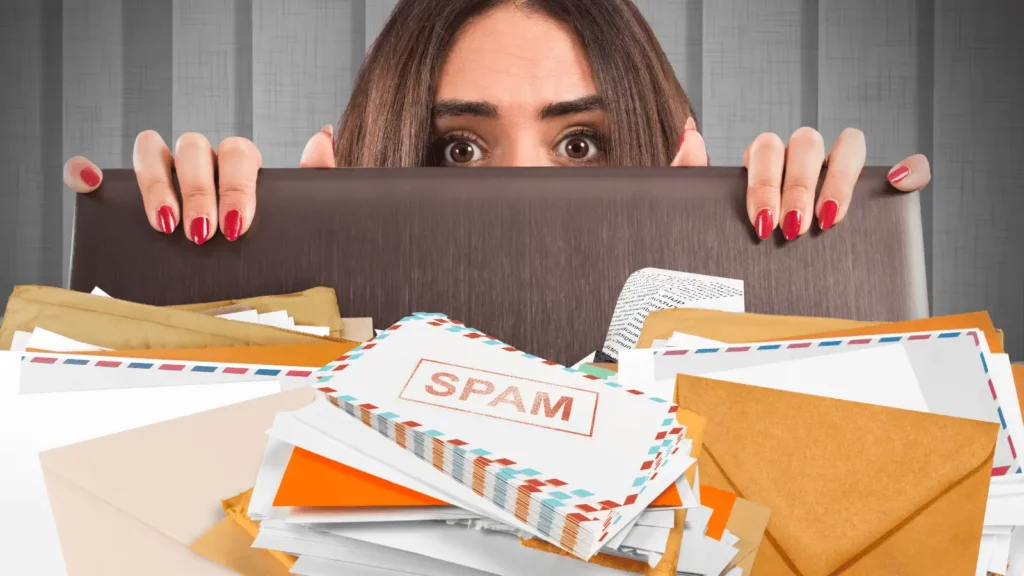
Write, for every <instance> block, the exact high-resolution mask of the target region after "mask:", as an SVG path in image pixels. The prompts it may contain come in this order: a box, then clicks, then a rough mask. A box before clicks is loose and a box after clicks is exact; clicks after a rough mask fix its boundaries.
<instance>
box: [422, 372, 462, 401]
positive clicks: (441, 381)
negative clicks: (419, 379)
mask: <svg viewBox="0 0 1024 576" xmlns="http://www.w3.org/2000/svg"><path fill="white" fill-rule="evenodd" d="M446 378H447V379H450V380H451V382H446V381H445V379H446ZM430 381H431V382H433V383H434V384H438V385H440V386H443V388H437V387H436V386H432V385H431V384H429V383H428V384H427V385H426V388H427V392H428V393H430V394H433V395H434V396H451V395H452V394H455V384H454V383H455V382H458V381H459V377H458V376H456V375H455V374H449V373H447V372H438V373H437V374H434V375H433V376H431V377H430Z"/></svg>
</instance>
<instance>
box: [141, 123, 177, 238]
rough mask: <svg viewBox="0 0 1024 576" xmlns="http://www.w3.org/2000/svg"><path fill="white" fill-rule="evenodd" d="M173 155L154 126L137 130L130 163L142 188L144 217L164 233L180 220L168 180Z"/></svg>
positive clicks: (175, 225)
mask: <svg viewBox="0 0 1024 576" xmlns="http://www.w3.org/2000/svg"><path fill="white" fill-rule="evenodd" d="M173 164H174V158H173V157H171V151H170V150H168V149H167V144H166V143H164V139H163V138H161V137H160V134H158V133H157V132H156V131H154V130H146V131H145V132H140V133H139V135H138V136H137V137H136V138H135V147H134V149H133V150H132V167H133V168H134V169H135V179H136V180H137V181H138V182H139V190H141V191H142V205H143V207H144V208H145V209H146V218H148V219H149V225H150V226H152V227H153V229H154V230H159V231H160V232H163V233H164V234H170V233H172V232H174V229H175V228H176V227H177V226H178V222H180V221H181V220H180V217H179V216H180V213H179V209H178V196H177V195H176V194H175V193H174V185H173V184H172V183H171V166H172V165H173Z"/></svg>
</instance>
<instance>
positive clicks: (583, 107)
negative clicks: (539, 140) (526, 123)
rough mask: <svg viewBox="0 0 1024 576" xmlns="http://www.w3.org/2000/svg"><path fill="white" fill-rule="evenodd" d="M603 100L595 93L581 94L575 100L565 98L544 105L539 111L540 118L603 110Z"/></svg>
mask: <svg viewBox="0 0 1024 576" xmlns="http://www.w3.org/2000/svg"><path fill="white" fill-rule="evenodd" d="M603 109H604V100H602V99H601V97H600V96H598V95H597V94H591V95H590V96H583V97H582V98H577V99H575V100H566V101H565V102H553V103H551V104H548V105H547V106H545V107H544V109H543V110H541V111H540V118H541V120H545V119H547V118H555V117H557V116H571V115H572V114H580V113H582V112H592V111H594V110H603Z"/></svg>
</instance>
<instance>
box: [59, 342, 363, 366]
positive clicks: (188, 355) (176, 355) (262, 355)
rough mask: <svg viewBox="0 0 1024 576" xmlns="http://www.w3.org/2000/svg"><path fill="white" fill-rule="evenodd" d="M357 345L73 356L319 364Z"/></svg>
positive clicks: (333, 358) (177, 349)
mask: <svg viewBox="0 0 1024 576" xmlns="http://www.w3.org/2000/svg"><path fill="white" fill-rule="evenodd" d="M356 346H358V344H356V343H355V342H327V343H321V344H297V345H296V344H292V345H284V346H227V347H216V348H160V349H152V350H111V351H97V352H76V353H75V355H76V356H104V357H114V358H146V359H149V360H188V361H192V362H227V363H233V364H262V365H270V366H308V367H310V368H320V367H323V366H325V365H327V364H328V363H330V362H332V361H334V360H336V359H337V358H338V357H339V356H343V355H344V354H345V353H346V352H348V351H350V350H352V349H353V348H355V347H356Z"/></svg>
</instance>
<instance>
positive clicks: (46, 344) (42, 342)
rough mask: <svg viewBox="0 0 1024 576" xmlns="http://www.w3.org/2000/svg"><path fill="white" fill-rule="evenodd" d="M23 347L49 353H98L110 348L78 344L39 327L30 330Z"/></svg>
mask: <svg viewBox="0 0 1024 576" xmlns="http://www.w3.org/2000/svg"><path fill="white" fill-rule="evenodd" d="M25 347H26V348H34V349H36V350H48V351H50V352H100V351H104V350H110V348H103V347H102V346H95V345H93V344H87V343H85V342H79V341H78V340H73V339H71V338H68V337H67V336H62V335H60V334H57V333H56V332H50V331H49V330H46V329H44V328H39V327H36V328H34V329H33V330H32V334H31V335H30V336H29V338H28V342H27V343H26V344H25Z"/></svg>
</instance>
